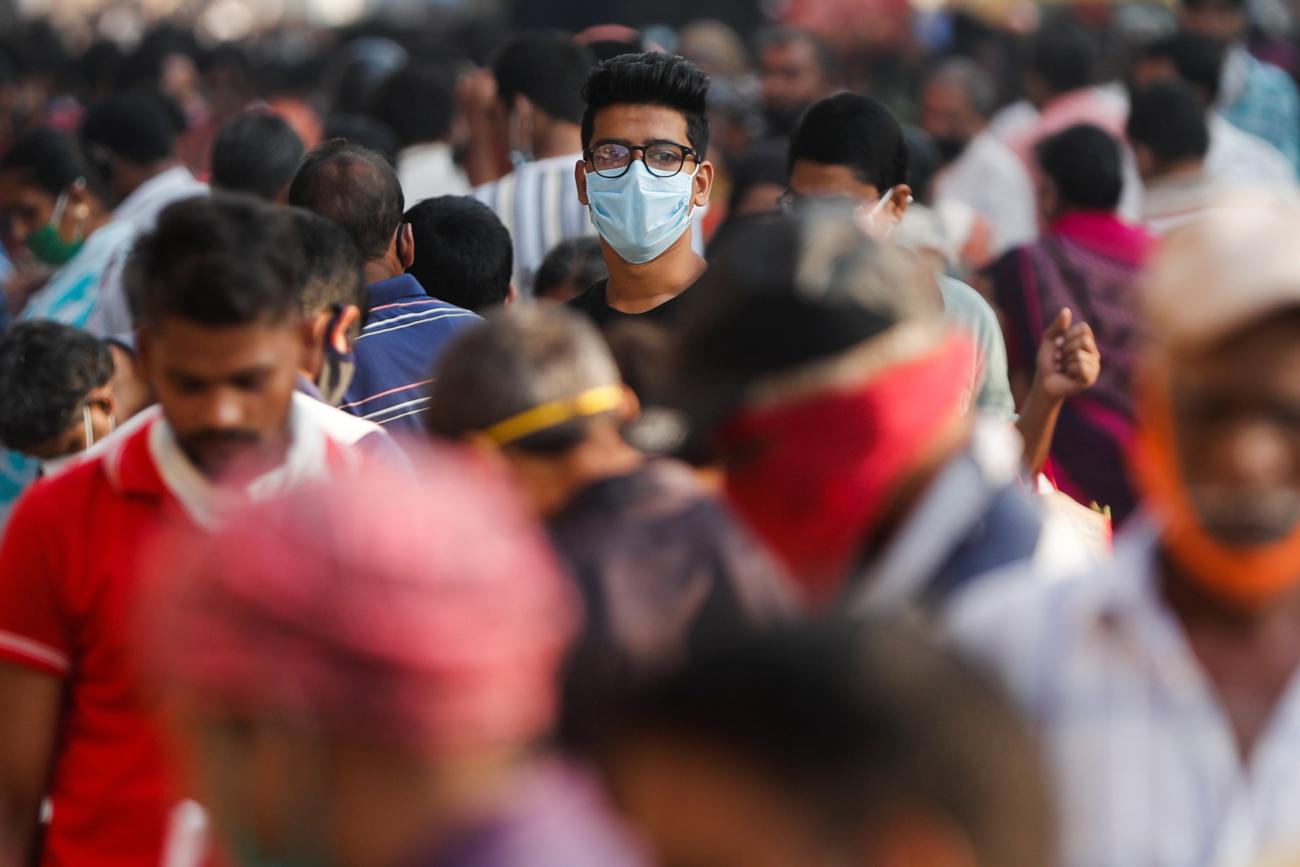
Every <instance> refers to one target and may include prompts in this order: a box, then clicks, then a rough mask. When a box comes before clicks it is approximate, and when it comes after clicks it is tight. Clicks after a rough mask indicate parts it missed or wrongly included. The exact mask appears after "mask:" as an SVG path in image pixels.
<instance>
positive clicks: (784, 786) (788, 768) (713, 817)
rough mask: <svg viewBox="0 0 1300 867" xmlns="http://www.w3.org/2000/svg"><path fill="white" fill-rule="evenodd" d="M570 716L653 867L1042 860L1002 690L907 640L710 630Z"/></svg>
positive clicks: (1023, 764)
mask: <svg viewBox="0 0 1300 867" xmlns="http://www.w3.org/2000/svg"><path fill="white" fill-rule="evenodd" d="M595 707H596V709H597V710H596V712H594V713H593V712H592V711H591V710H590V709H587V708H578V709H577V710H576V711H575V712H574V713H571V714H570V718H571V722H572V725H571V726H570V728H572V729H573V730H574V732H575V733H576V737H577V738H578V739H579V742H580V743H583V744H585V746H586V747H587V748H588V749H589V750H590V751H591V752H593V753H594V754H595V755H596V757H597V758H598V759H599V761H600V764H601V766H602V768H603V769H604V772H605V776H606V777H607V779H608V780H609V783H610V786H611V788H612V790H613V792H614V793H615V796H616V799H617V802H618V803H619V805H620V806H621V807H622V809H623V811H624V812H625V813H626V814H627V816H628V817H629V818H630V819H631V820H632V822H633V826H634V827H635V829H636V830H637V831H639V832H641V834H642V835H643V836H644V837H645V838H646V840H647V841H648V843H649V844H650V846H651V849H652V852H653V854H654V856H655V858H656V863H659V864H673V865H678V864H681V865H687V864H692V865H695V864H698V865H710V867H789V865H806V867H814V865H836V867H922V865H924V867H970V865H975V864H978V865H980V867H1048V865H1051V864H1054V863H1055V861H1054V858H1053V855H1054V851H1053V845H1052V843H1053V838H1052V826H1051V807H1050V802H1049V800H1048V798H1047V797H1046V791H1045V790H1046V786H1045V785H1044V780H1043V773H1042V767H1041V764H1040V761H1039V759H1038V756H1037V753H1036V750H1035V745H1034V743H1033V741H1032V739H1031V738H1030V737H1029V733H1028V732H1027V731H1026V730H1025V727H1024V724H1023V723H1022V722H1021V721H1020V720H1019V719H1018V718H1017V716H1016V715H1015V713H1014V712H1013V710H1012V708H1011V706H1010V704H1009V703H1008V702H1007V700H1006V699H1005V697H1004V696H1002V695H1001V694H1000V693H998V692H996V691H995V690H993V689H991V688H990V687H989V685H988V684H987V683H986V682H985V681H984V680H983V679H981V678H978V677H976V676H975V675H974V674H972V673H971V671H970V670H969V669H968V668H967V667H966V666H965V665H963V664H961V663H960V662H959V661H958V660H957V658H956V657H955V656H953V655H951V654H949V653H946V652H943V651H941V650H939V649H937V648H936V647H935V646H934V645H933V644H932V643H930V642H929V641H927V640H924V639H923V638H922V637H921V636H920V635H918V634H916V633H913V632H911V631H905V630H900V629H898V628H897V627H886V626H883V625H881V624H872V625H870V626H866V627H863V626H856V627H855V626H848V625H846V624H844V623H840V622H835V621H830V622H825V621H820V622H815V623H808V624H803V625H798V626H783V627H780V628H778V629H768V630H762V631H745V632H742V633H739V634H732V635H727V636H725V637H715V639H714V640H713V641H712V642H711V643H709V644H708V645H705V646H703V647H701V648H700V650H699V651H697V652H696V653H694V654H692V655H691V656H690V657H689V658H688V659H687V660H685V662H684V663H682V664H681V665H680V666H673V667H670V668H669V670H668V672H667V673H665V674H663V675H662V676H659V677H655V678H641V679H631V680H630V682H629V683H625V684H624V685H623V688H622V689H615V690H613V691H611V692H610V693H609V694H607V695H606V696H605V700H604V701H602V702H600V703H598V704H597V705H596V706H595Z"/></svg>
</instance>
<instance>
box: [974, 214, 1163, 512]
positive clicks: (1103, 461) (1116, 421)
mask: <svg viewBox="0 0 1300 867" xmlns="http://www.w3.org/2000/svg"><path fill="white" fill-rule="evenodd" d="M1148 244H1149V239H1148V238H1147V236H1146V235H1145V234H1144V233H1143V232H1141V231H1140V230H1138V229H1134V228H1132V227H1129V226H1127V225H1125V224H1123V223H1121V222H1120V221H1119V220H1118V219H1116V218H1115V217H1114V216H1111V215H1109V214H1072V215H1067V216H1066V217H1065V218H1063V219H1062V220H1060V221H1058V222H1057V223H1056V225H1054V226H1053V227H1052V229H1051V230H1050V231H1049V232H1048V234H1047V235H1045V236H1044V237H1043V238H1042V239H1041V240H1040V241H1038V242H1037V243H1035V244H1031V245H1029V246H1027V247H1021V248H1020V249H1018V250H1013V251H1011V252H1010V253H1008V254H1007V255H1006V256H1003V257H1002V258H1001V259H1000V260H999V261H998V262H997V263H996V264H995V265H994V266H993V270H992V277H993V291H994V294H995V298H996V301H997V304H998V307H999V308H1000V309H1001V310H1002V313H1003V322H1004V327H1005V331H1006V340H1007V355H1008V359H1009V364H1010V367H1011V369H1012V370H1014V371H1016V372H1017V373H1019V374H1021V375H1022V376H1024V377H1026V378H1032V377H1033V375H1034V370H1035V367H1036V360H1037V356H1038V345H1039V342H1040V341H1041V340H1042V335H1043V332H1044V331H1045V330H1046V329H1047V326H1048V325H1050V324H1051V322H1052V320H1053V319H1055V318H1056V314H1057V312H1058V311H1060V309H1061V308H1062V307H1068V308H1069V309H1070V311H1071V312H1072V313H1073V314H1074V320H1075V321H1076V322H1079V321H1084V322H1087V323H1088V324H1089V325H1091V326H1092V330H1093V333H1094V334H1095V335H1096V338H1097V348H1098V350H1099V351H1100V353H1101V358H1102V364H1101V378H1100V379H1099V380H1098V381H1097V384H1096V385H1095V386H1094V387H1093V388H1092V389H1091V390H1089V391H1087V392H1085V393H1084V394H1081V395H1079V396H1077V397H1075V398H1073V399H1071V400H1069V401H1067V402H1066V404H1065V406H1064V407H1063V408H1062V410H1061V416H1060V420H1059V421H1058V423H1057V427H1056V436H1055V438H1054V439H1053V441H1052V451H1051V459H1052V468H1053V471H1054V473H1055V475H1056V481H1057V484H1058V485H1059V486H1060V488H1061V489H1062V490H1063V491H1065V492H1066V493H1068V494H1069V495H1070V496H1072V497H1074V498H1075V499H1076V500H1079V501H1080V502H1082V503H1090V502H1097V503H1101V504H1103V505H1108V506H1110V507H1111V509H1112V511H1113V513H1114V515H1115V518H1116V520H1117V521H1123V520H1124V519H1125V518H1126V517H1127V516H1128V515H1129V514H1130V513H1131V512H1132V511H1133V508H1134V494H1133V491H1132V489H1131V488H1130V486H1129V483H1128V478H1127V473H1126V472H1125V461H1126V458H1125V456H1126V453H1127V450H1128V446H1129V442H1130V440H1131V437H1132V428H1133V400H1132V394H1131V377H1132V372H1133V367H1134V364H1135V362H1136V359H1137V353H1138V350H1139V347H1140V346H1141V340H1142V332H1141V329H1140V328H1139V326H1138V313H1137V309H1136V299H1135V296H1134V283H1135V281H1136V280H1137V277H1138V274H1139V272H1140V270H1141V264H1142V260H1143V258H1144V256H1145V251H1146V249H1147V246H1148Z"/></svg>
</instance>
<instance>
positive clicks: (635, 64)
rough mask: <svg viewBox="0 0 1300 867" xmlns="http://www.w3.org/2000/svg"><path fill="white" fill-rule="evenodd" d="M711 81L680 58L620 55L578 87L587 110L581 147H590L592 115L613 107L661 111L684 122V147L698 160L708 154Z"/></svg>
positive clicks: (598, 66)
mask: <svg viewBox="0 0 1300 867" xmlns="http://www.w3.org/2000/svg"><path fill="white" fill-rule="evenodd" d="M708 95H709V77H708V76H707V75H705V74H704V73H703V72H701V71H700V68H699V67H698V66H696V65H695V64H694V63H691V62H690V61H689V60H687V59H685V58H684V57H677V56H675V55H672V54H658V53H654V52H646V53H645V54H624V55H623V56H621V57H615V58H614V59H613V60H606V61H604V62H602V63H599V64H597V66H596V68H595V69H593V70H592V72H591V76H590V77H589V78H588V79H587V83H586V84H585V85H583V87H582V98H583V99H584V100H586V103H587V108H586V111H584V112H583V114H582V147H583V148H584V149H586V148H589V147H591V136H592V130H593V129H594V128H595V124H596V115H597V114H598V113H599V112H600V111H601V110H602V109H606V108H609V107H610V106H613V105H659V106H663V107H665V108H671V109H674V110H675V111H679V112H681V113H682V115H683V116H684V117H685V118H686V138H687V139H688V141H687V144H689V145H690V146H691V147H692V148H694V149H695V150H696V151H697V152H698V154H699V157H700V159H704V158H705V157H706V156H707V155H708V151H709V119H708V116H707V115H706V114H705V110H706V105H705V103H706V101H707V99H708Z"/></svg>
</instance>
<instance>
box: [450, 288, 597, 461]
mask: <svg viewBox="0 0 1300 867" xmlns="http://www.w3.org/2000/svg"><path fill="white" fill-rule="evenodd" d="M618 384H619V378H618V368H617V367H616V366H615V364H614V359H613V358H612V357H611V356H610V353H609V347H608V346H606V345H605V339H604V338H603V337H601V336H600V332H599V331H597V330H596V327H595V326H594V325H593V324H591V323H590V322H589V321H588V320H587V319H586V317H584V316H582V315H581V314H579V313H575V312H573V311H571V310H568V309H566V308H564V307H560V306H556V305H544V304H528V305H515V306H512V307H507V308H504V309H500V310H494V311H492V312H491V313H489V314H488V316H487V317H486V318H485V321H484V322H483V323H481V324H477V325H475V326H474V327H472V328H466V329H464V330H462V331H461V332H460V333H459V334H457V335H456V338H455V339H454V340H453V341H452V343H451V345H450V346H448V347H447V349H446V351H445V352H443V354H442V357H441V358H440V359H439V361H438V363H437V366H436V369H435V372H434V375H433V385H432V386H430V401H429V414H428V424H429V432H430V433H432V434H433V435H434V436H437V437H443V438H446V439H451V440H456V439H460V438H462V437H464V436H465V435H467V434H470V433H475V432H481V431H486V430H488V429H489V428H491V427H492V426H493V425H495V424H498V423H499V422H502V421H505V420H507V419H510V418H514V417H515V416H517V415H519V414H520V413H523V412H527V411H528V410H531V409H535V408H536V407H539V406H542V405H544V404H548V403H553V402H555V401H559V400H572V399H573V398H576V397H577V396H578V395H580V394H583V393H584V392H587V391H589V390H591V389H593V388H601V387H604V386H609V385H618ZM602 415H603V414H602ZM590 422H591V417H588V418H576V419H571V420H568V421H564V422H561V423H560V424H556V425H552V426H550V427H547V428H545V429H543V430H539V431H537V432H535V433H532V434H529V435H528V436H525V437H523V438H522V439H519V440H516V441H514V442H511V443H507V444H506V447H507V448H510V449H517V450H519V451H522V452H527V453H530V454H535V455H542V456H557V455H560V454H563V453H565V452H567V451H569V450H570V449H572V448H573V447H574V446H576V445H578V444H579V443H581V442H582V441H583V440H585V439H586V438H587V436H588V430H589V426H590Z"/></svg>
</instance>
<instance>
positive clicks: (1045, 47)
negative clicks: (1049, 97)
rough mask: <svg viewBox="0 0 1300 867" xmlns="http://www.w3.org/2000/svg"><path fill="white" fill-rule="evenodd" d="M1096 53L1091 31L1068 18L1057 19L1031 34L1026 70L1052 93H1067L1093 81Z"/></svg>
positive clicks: (1095, 68)
mask: <svg viewBox="0 0 1300 867" xmlns="http://www.w3.org/2000/svg"><path fill="white" fill-rule="evenodd" d="M1099 54H1100V52H1099V49H1098V47H1097V40H1096V39H1094V38H1093V36H1092V34H1091V33H1089V32H1088V31H1087V30H1084V29H1083V28H1082V27H1080V26H1079V25H1078V24H1075V23H1074V22H1072V21H1065V20H1060V19H1058V20H1055V21H1052V22H1050V23H1048V24H1047V25H1046V26H1045V27H1043V29H1042V30H1040V31H1039V32H1038V35H1037V36H1035V37H1034V40H1033V42H1032V43H1031V45H1030V49H1029V69H1030V71H1031V72H1033V73H1035V74H1036V75H1037V76H1038V77H1039V78H1041V79H1042V80H1043V83H1044V84H1046V85H1047V88H1048V90H1050V91H1051V93H1052V94H1054V95H1055V94H1061V93H1069V92H1070V91H1072V90H1078V89H1080V88H1083V87H1088V86H1089V85H1091V84H1092V83H1093V82H1094V80H1095V78H1096V75H1097V63H1098V57H1099Z"/></svg>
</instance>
